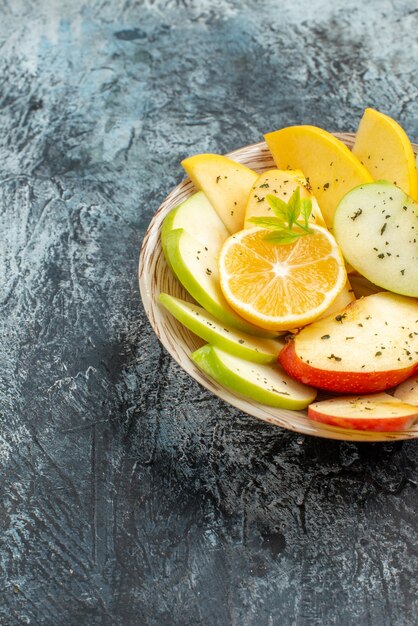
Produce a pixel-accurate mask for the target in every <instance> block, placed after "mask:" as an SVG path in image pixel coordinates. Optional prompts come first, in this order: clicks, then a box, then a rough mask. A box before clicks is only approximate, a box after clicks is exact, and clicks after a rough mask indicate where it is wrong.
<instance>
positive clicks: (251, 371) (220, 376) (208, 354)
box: [190, 344, 316, 411]
mask: <svg viewBox="0 0 418 626" xmlns="http://www.w3.org/2000/svg"><path fill="white" fill-rule="evenodd" d="M190 358H191V359H192V361H194V363H196V365H197V366H198V367H199V368H200V369H201V370H202V371H203V372H205V374H207V375H208V376H210V377H211V378H213V379H214V380H216V381H217V382H218V383H219V384H221V385H224V386H225V387H227V388H228V389H230V390H231V391H233V392H235V393H238V394H240V395H241V396H244V397H245V398H250V399H251V400H255V401H256V402H260V403H262V404H266V405H267V406H273V407H277V408H282V409H291V410H294V411H297V410H301V409H304V408H306V407H307V406H308V404H310V403H311V402H313V401H314V400H315V396H316V389H312V388H311V387H306V386H305V385H301V384H300V383H298V382H297V381H294V380H291V379H290V378H289V377H288V376H287V375H286V373H285V372H283V371H281V369H280V367H278V366H277V364H276V365H275V366H274V365H262V364H259V363H250V362H249V361H246V360H244V359H239V358H237V357H235V356H232V355H230V354H227V353H226V352H224V351H223V350H220V349H219V348H216V347H215V346H211V345H210V344H206V345H205V346H202V348H199V349H198V350H196V351H195V352H193V353H192V354H191V355H190ZM237 366H239V367H237ZM272 387H274V391H273V390H272Z"/></svg>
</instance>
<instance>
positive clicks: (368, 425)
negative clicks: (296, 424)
mask: <svg viewBox="0 0 418 626" xmlns="http://www.w3.org/2000/svg"><path fill="white" fill-rule="evenodd" d="M308 417H310V418H311V419H312V420H314V421H316V422H322V423H323V424H329V425H330V426H338V427H340V428H352V429H354V430H370V431H374V432H391V431H395V430H407V429H408V428H409V427H410V426H411V425H412V424H413V422H414V421H415V420H416V419H417V418H418V407H416V406H415V407H414V406H412V405H411V404H406V403H405V402H402V401H401V400H398V399H397V398H393V397H392V396H390V395H389V394H387V393H375V394H372V395H368V396H345V397H344V396H343V397H340V398H332V399H331V400H323V401H322V402H315V403H314V404H311V405H310V407H309V408H308Z"/></svg>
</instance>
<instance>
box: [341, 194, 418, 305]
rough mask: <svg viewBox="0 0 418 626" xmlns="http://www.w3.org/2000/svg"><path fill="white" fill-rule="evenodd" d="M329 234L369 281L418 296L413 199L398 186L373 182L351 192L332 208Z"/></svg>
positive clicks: (417, 222) (417, 210)
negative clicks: (334, 210)
mask: <svg viewBox="0 0 418 626" xmlns="http://www.w3.org/2000/svg"><path fill="white" fill-rule="evenodd" d="M334 235H335V238H336V240H337V242H338V244H339V245H340V247H341V250H342V252H343V255H344V257H345V258H346V259H347V261H348V262H349V263H350V264H351V265H352V266H353V267H354V268H355V269H356V270H357V271H358V272H359V273H360V274H362V275H363V276H365V277H366V278H367V279H368V280H369V281H371V282H372V283H374V284H376V285H379V286H380V287H383V288H384V289H388V290H390V291H394V292H395V293H400V294H403V295H405V296H414V297H417V296H418V203H416V202H415V201H414V200H412V198H410V197H409V196H407V195H406V194H405V193H404V192H403V191H402V190H401V189H399V188H398V187H396V186H395V185H391V184H390V183H384V182H378V183H371V184H368V185H361V186H360V187H357V188H356V189H353V190H352V191H350V192H349V193H348V194H347V195H346V196H344V198H343V199H342V200H341V202H340V204H339V205H338V207H337V209H336V212H335V218H334Z"/></svg>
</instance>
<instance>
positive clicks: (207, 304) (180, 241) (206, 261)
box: [164, 228, 278, 337]
mask: <svg viewBox="0 0 418 626" xmlns="http://www.w3.org/2000/svg"><path fill="white" fill-rule="evenodd" d="M164 250H165V254H166V258H167V261H168V263H169V265H170V267H171V268H172V270H173V272H174V273H175V275H176V276H177V278H178V279H179V281H180V282H181V284H182V285H183V287H184V288H185V289H186V291H188V292H189V294H190V295H191V296H192V297H193V298H194V299H195V300H196V301H197V302H198V303H199V304H200V305H201V306H202V307H203V308H204V309H206V311H208V312H209V313H211V314H212V315H213V316H214V317H216V318H217V319H218V320H220V321H222V322H223V323H225V324H228V326H232V327H233V328H236V329H238V330H240V331H242V332H245V333H249V334H250V335H259V336H261V337H276V336H277V334H278V333H272V332H269V331H267V330H264V329H261V328H258V327H257V326H254V325H253V324H250V323H249V322H246V321H245V320H244V319H242V318H241V317H240V316H239V315H237V313H235V311H233V310H232V309H231V307H230V306H229V304H228V303H227V301H226V300H225V296H224V295H223V293H222V291H221V287H220V282H219V272H218V262H217V260H216V257H214V256H213V255H212V254H211V253H210V251H209V250H205V247H204V246H202V244H201V243H199V241H197V240H196V239H195V238H194V237H192V236H191V235H189V233H187V232H186V231H185V230H184V229H183V228H176V229H175V230H172V231H170V232H168V234H166V235H165V237H164Z"/></svg>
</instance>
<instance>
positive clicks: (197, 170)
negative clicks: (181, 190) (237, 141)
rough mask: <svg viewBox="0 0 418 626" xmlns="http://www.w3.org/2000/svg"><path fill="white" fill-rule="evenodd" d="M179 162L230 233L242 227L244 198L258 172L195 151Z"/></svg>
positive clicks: (217, 155)
mask: <svg viewBox="0 0 418 626" xmlns="http://www.w3.org/2000/svg"><path fill="white" fill-rule="evenodd" d="M181 164H182V166H183V167H184V169H185V170H186V173H187V175H188V176H189V178H191V180H192V181H193V183H194V184H195V185H196V187H197V188H198V189H201V190H202V191H204V193H205V194H206V196H207V198H208V200H209V201H210V203H211V204H212V206H213V208H214V209H215V211H216V212H217V213H218V215H219V217H220V218H221V220H222V221H223V223H224V224H225V226H226V227H227V229H228V230H229V232H230V233H231V234H234V233H236V232H237V231H238V230H241V229H242V228H243V227H244V216H245V206H246V204H247V198H248V195H249V193H250V191H251V187H252V186H253V184H254V181H255V180H256V179H257V176H258V175H257V174H256V173H255V172H253V170H250V169H249V168H248V167H246V166H245V165H241V163H236V162H235V161H233V160H232V159H229V158H228V157H225V156H221V155H219V154H197V155H196V156H192V157H189V158H188V159H184V161H182V162H181Z"/></svg>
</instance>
